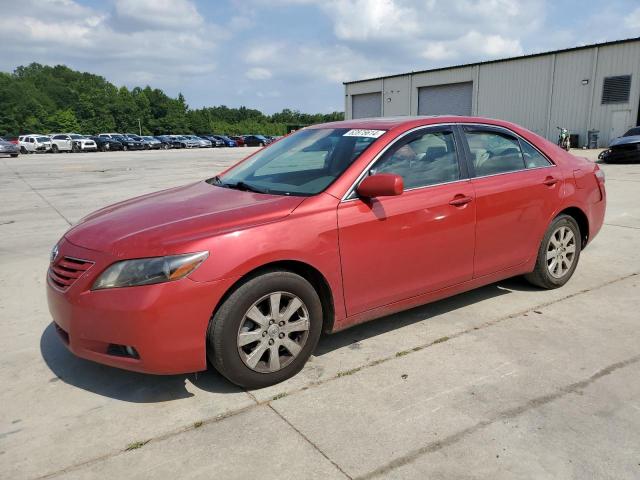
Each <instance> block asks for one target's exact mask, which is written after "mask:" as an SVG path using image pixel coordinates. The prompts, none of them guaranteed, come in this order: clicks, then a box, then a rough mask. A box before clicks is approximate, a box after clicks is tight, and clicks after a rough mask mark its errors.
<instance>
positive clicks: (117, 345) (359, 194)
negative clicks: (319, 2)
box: [47, 117, 606, 388]
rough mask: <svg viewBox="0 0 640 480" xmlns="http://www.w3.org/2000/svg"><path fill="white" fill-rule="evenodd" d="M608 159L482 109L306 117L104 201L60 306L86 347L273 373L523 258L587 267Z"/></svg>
mask: <svg viewBox="0 0 640 480" xmlns="http://www.w3.org/2000/svg"><path fill="white" fill-rule="evenodd" d="M605 203H606V194H605V185H604V174H603V172H602V170H600V169H599V167H598V165H596V164H594V163H592V162H589V161H587V160H585V159H581V158H578V157H575V156H573V155H571V154H569V153H568V152H565V151H564V150H562V149H561V148H559V147H557V146H556V145H555V144H553V143H551V142H549V141H547V140H545V139H543V138H541V137H540V136H538V135H536V134H534V133H532V132H530V131H528V130H526V129H524V128H522V127H519V126H517V125H514V124H511V123H507V122H504V121H498V120H489V119H485V118H475V117H413V118H411V117H409V118H408V117H403V118H380V119H366V120H350V121H343V122H336V123H327V124H323V125H316V126H312V127H307V128H305V129H303V130H300V131H298V132H296V133H294V134H292V135H290V136H287V137H285V138H283V139H281V140H280V141H278V142H275V143H273V144H272V145H270V146H267V147H266V148H263V149H261V150H259V151H257V152H256V153H254V154H253V155H251V156H249V157H248V158H246V159H245V160H243V161H241V162H239V163H238V164H236V165H235V166H233V167H231V168H229V169H228V170H226V171H224V172H222V173H220V174H219V175H217V176H214V177H212V178H209V179H207V180H202V181H199V182H196V183H192V184H190V185H185V186H180V187H176V188H172V189H169V190H164V191H161V192H157V193H151V194H148V195H144V196H142V197H138V198H134V199H131V200H127V201H124V202H122V203H118V204H116V205H112V206H109V207H106V208H104V209H102V210H99V211H97V212H95V213H92V214H90V215H88V216H86V217H85V218H83V219H82V220H81V221H80V222H79V223H78V224H77V225H75V226H74V227H73V228H71V229H70V230H69V231H68V232H67V233H66V234H65V235H64V236H63V237H62V238H61V239H60V241H59V242H58V243H57V244H56V246H55V247H54V249H53V251H52V254H51V264H50V266H49V269H48V274H47V285H48V288H47V295H48V302H49V309H50V311H51V314H52V316H53V320H54V324H55V326H56V329H57V331H58V333H59V334H60V338H61V339H62V341H63V342H64V343H65V344H66V346H67V347H68V348H69V349H70V350H71V351H72V352H73V353H74V354H76V355H77V356H79V357H83V358H86V359H90V360H93V361H96V362H100V363H104V364H108V365H112V366H115V367H120V368H124V369H129V370H135V371H139V372H147V373H155V374H175V373H184V372H194V371H199V370H204V369H206V368H207V360H209V361H210V363H211V364H213V366H214V367H215V368H216V369H217V370H218V371H219V372H220V373H222V374H223V375H224V376H226V377H227V378H228V379H229V380H230V381H232V382H234V383H236V384H238V385H242V386H244V387H247V388H259V387H264V386H267V385H272V384H275V383H277V382H280V381H282V380H285V379H287V378H289V377H291V376H293V375H295V374H296V373H297V372H298V371H300V370H301V369H302V367H303V366H304V364H305V362H306V361H307V360H308V359H309V357H310V356H311V355H312V353H313V351H314V348H315V347H316V344H317V342H318V339H319V337H320V335H321V333H322V332H327V333H331V332H337V331H340V330H343V329H345V328H347V327H350V326H352V325H356V324H359V323H361V322H365V321H368V320H372V319H375V318H378V317H382V316H385V315H389V314H391V313H394V312H398V311H401V310H404V309H408V308H411V307H414V306H417V305H422V304H426V303H429V302H432V301H435V300H438V299H441V298H444V297H448V296H451V295H454V294H457V293H460V292H463V291H467V290H471V289H474V288H477V287H480V286H483V285H487V284H489V283H493V282H496V281H499V280H502V279H505V278H508V277H513V276H517V275H524V277H525V278H526V279H527V280H528V281H530V282H531V283H532V284H533V285H535V286H537V287H540V288H545V289H552V288H558V287H561V286H562V285H564V284H565V283H566V282H567V281H568V280H569V279H570V278H571V276H572V275H573V274H574V271H575V269H576V267H577V265H578V261H579V259H580V255H581V252H582V250H583V249H584V248H585V247H586V246H587V245H588V244H589V242H590V241H591V240H592V239H593V238H594V236H595V235H596V234H597V233H598V231H599V229H600V227H601V226H602V222H603V218H604V213H605Z"/></svg>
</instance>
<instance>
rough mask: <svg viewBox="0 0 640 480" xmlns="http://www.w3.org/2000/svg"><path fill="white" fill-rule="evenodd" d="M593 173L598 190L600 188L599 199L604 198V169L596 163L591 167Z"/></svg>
mask: <svg viewBox="0 0 640 480" xmlns="http://www.w3.org/2000/svg"><path fill="white" fill-rule="evenodd" d="M593 174H594V175H595V177H596V180H597V182H598V190H600V200H602V199H603V198H604V178H605V176H604V170H602V169H601V168H600V167H599V166H598V165H596V166H595V168H594V169H593Z"/></svg>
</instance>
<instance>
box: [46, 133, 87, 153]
mask: <svg viewBox="0 0 640 480" xmlns="http://www.w3.org/2000/svg"><path fill="white" fill-rule="evenodd" d="M51 142H52V145H51V151H52V152H53V153H57V152H95V151H97V150H98V145H96V142H95V141H93V140H92V139H90V138H87V137H85V136H84V135H79V134H77V133H54V134H52V135H51Z"/></svg>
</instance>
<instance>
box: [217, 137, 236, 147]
mask: <svg viewBox="0 0 640 480" xmlns="http://www.w3.org/2000/svg"><path fill="white" fill-rule="evenodd" d="M212 137H214V138H216V139H217V140H220V141H221V142H222V144H223V146H224V147H237V146H238V144H237V143H236V141H235V140H232V139H231V138H229V137H227V136H226V135H212Z"/></svg>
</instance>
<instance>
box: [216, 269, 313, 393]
mask: <svg viewBox="0 0 640 480" xmlns="http://www.w3.org/2000/svg"><path fill="white" fill-rule="evenodd" d="M274 292H290V293H291V294H293V295H296V296H298V297H299V298H300V299H301V300H302V301H303V302H304V304H305V306H306V307H307V310H308V312H309V331H308V336H307V339H306V342H305V343H304V346H303V347H302V350H300V352H299V353H298V356H297V357H295V358H294V359H293V360H291V362H290V363H289V364H288V365H286V366H284V367H283V368H282V369H280V370H278V371H275V372H269V373H260V372H257V371H255V370H252V369H251V368H249V367H248V366H247V365H245V363H244V362H243V360H242V359H241V357H240V353H239V352H238V346H237V345H238V343H237V342H238V337H237V336H238V331H239V329H240V326H241V323H242V322H243V320H244V315H245V312H247V311H248V310H249V308H250V307H251V306H252V305H253V304H254V302H256V301H257V300H258V299H260V298H262V297H264V296H265V295H268V294H270V293H274ZM321 332H322V304H321V302H320V298H319V297H318V293H317V292H316V290H315V289H314V288H313V286H312V285H311V284H310V283H309V282H308V281H307V280H305V279H304V278H303V277H301V276H300V275H297V274H295V273H293V272H289V271H267V272H265V273H263V274H261V275H259V276H256V277H253V278H250V279H249V280H248V281H246V282H245V283H243V284H242V285H240V286H239V287H237V288H236V289H235V291H233V293H231V295H229V297H228V298H227V299H226V300H225V301H224V303H223V304H222V305H221V306H220V308H219V309H218V310H217V311H216V313H215V315H214V316H213V318H212V319H211V321H210V323H209V328H208V330H207V342H208V346H209V348H208V358H209V361H210V362H211V363H212V364H213V366H214V367H215V369H216V370H217V371H218V372H220V373H221V374H222V375H224V376H225V377H226V378H227V379H228V380H229V381H231V382H233V383H235V384H236V385H239V386H241V387H244V388H250V389H252V388H263V387H268V386H270V385H274V384H276V383H280V382H282V381H284V380H286V379H288V378H291V377H293V376H294V375H295V374H296V373H298V372H299V371H300V370H302V367H304V365H305V363H306V362H307V360H308V359H309V357H310V356H311V354H312V353H313V350H314V349H315V347H316V345H317V343H318V340H319V338H320V334H321Z"/></svg>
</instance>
